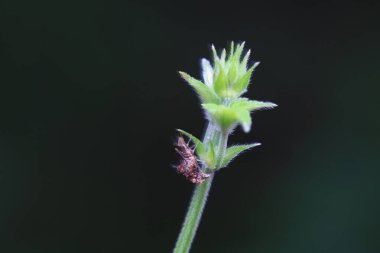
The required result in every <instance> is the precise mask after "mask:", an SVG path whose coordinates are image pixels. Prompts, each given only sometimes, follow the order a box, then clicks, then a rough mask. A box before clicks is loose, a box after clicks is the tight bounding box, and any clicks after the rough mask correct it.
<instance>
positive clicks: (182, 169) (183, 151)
mask: <svg viewBox="0 0 380 253" xmlns="http://www.w3.org/2000/svg"><path fill="white" fill-rule="evenodd" d="M175 146H176V148H175V150H176V151H177V153H178V154H179V155H180V156H181V158H182V159H181V162H180V164H179V165H177V166H176V168H177V172H178V173H179V174H182V175H184V176H185V177H186V179H187V180H189V181H190V182H192V183H194V184H201V183H203V182H204V181H206V179H207V178H208V177H209V176H210V175H209V174H206V173H204V172H203V171H202V169H201V168H200V166H199V163H198V159H197V156H196V155H195V154H194V151H193V150H192V149H191V148H190V147H189V145H188V144H187V143H186V142H185V140H184V139H183V137H182V136H178V140H177V143H176V144H175Z"/></svg>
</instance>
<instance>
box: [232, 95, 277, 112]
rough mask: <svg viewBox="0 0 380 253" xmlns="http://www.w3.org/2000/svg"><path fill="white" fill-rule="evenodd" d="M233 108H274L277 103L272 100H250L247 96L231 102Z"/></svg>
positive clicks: (250, 109)
mask: <svg viewBox="0 0 380 253" xmlns="http://www.w3.org/2000/svg"><path fill="white" fill-rule="evenodd" d="M230 106H231V108H237V109H245V110H248V111H257V110H263V109H272V108H275V107H276V106H277V105H276V104H274V103H271V102H261V101H257V100H248V99H246V98H238V99H236V100H235V101H233V102H232V103H231V105H230Z"/></svg>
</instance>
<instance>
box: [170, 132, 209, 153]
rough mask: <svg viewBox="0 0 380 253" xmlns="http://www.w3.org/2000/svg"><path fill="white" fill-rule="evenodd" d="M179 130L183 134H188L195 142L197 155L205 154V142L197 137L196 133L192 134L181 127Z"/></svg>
mask: <svg viewBox="0 0 380 253" xmlns="http://www.w3.org/2000/svg"><path fill="white" fill-rule="evenodd" d="M177 131H178V132H180V133H181V134H183V135H185V136H187V137H188V138H189V139H190V140H192V142H194V144H195V151H196V152H197V155H198V156H199V157H200V156H202V155H203V153H204V151H205V148H204V146H203V143H202V142H201V141H200V140H199V139H198V138H197V137H195V136H194V135H192V134H190V133H188V132H186V131H184V130H181V129H177Z"/></svg>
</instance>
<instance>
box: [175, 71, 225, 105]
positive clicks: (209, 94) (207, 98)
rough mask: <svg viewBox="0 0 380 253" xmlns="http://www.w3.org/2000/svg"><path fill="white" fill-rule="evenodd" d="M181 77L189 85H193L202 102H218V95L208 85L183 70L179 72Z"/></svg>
mask: <svg viewBox="0 0 380 253" xmlns="http://www.w3.org/2000/svg"><path fill="white" fill-rule="evenodd" d="M179 74H180V75H181V77H182V78H183V79H185V80H186V81H187V82H188V83H189V85H190V86H191V87H193V88H194V89H195V90H196V92H197V93H198V95H199V97H200V99H201V100H202V102H203V103H219V100H220V99H219V97H218V95H216V94H215V92H214V91H213V90H212V88H211V87H210V86H207V85H206V84H204V83H202V82H201V81H199V80H197V79H195V78H193V77H191V76H190V75H188V74H186V73H185V72H181V71H180V72H179Z"/></svg>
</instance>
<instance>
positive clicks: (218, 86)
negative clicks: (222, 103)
mask: <svg viewBox="0 0 380 253" xmlns="http://www.w3.org/2000/svg"><path fill="white" fill-rule="evenodd" d="M216 64H217V65H216V67H217V68H218V71H217V72H216V70H215V72H214V74H216V76H215V79H214V80H215V83H214V91H215V93H216V94H218V95H219V96H220V97H223V96H224V94H225V93H226V91H227V90H228V79H227V74H226V72H225V69H224V67H223V66H222V65H221V63H219V62H217V63H216Z"/></svg>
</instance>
